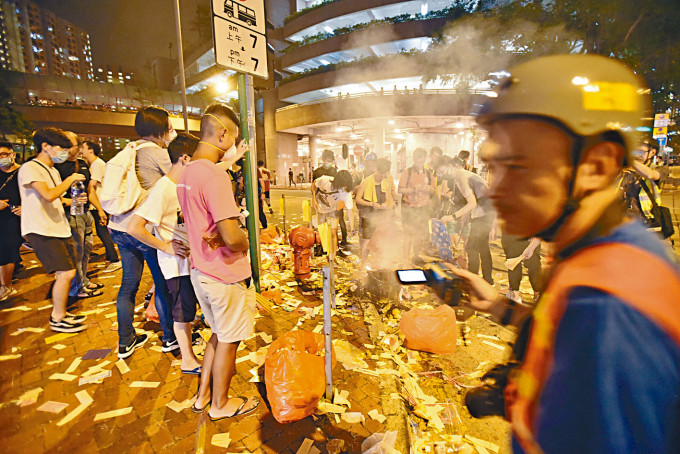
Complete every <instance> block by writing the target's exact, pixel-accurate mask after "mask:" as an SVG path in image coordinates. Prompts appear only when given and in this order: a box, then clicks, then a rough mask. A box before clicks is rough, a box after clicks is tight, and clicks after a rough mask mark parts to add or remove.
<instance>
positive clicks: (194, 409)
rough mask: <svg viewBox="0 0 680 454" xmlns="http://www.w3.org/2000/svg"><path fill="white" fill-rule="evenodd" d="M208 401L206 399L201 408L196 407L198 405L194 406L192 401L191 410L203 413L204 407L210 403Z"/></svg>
mask: <svg viewBox="0 0 680 454" xmlns="http://www.w3.org/2000/svg"><path fill="white" fill-rule="evenodd" d="M210 402H211V401H208V403H207V404H205V405H204V406H203V408H198V407H196V403H193V404H191V411H192V412H194V413H203V412H204V411H205V409H206V408H208V406H209V405H210Z"/></svg>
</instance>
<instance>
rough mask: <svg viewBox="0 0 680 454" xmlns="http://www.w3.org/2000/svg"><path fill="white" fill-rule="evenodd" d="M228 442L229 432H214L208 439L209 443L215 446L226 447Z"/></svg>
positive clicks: (229, 440)
mask: <svg viewBox="0 0 680 454" xmlns="http://www.w3.org/2000/svg"><path fill="white" fill-rule="evenodd" d="M229 443H231V438H230V437H229V433H228V432H227V433H223V434H215V435H213V436H212V438H211V439H210V444H211V445H213V446H217V447H220V448H226V447H228V446H229Z"/></svg>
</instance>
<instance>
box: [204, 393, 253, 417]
mask: <svg viewBox="0 0 680 454" xmlns="http://www.w3.org/2000/svg"><path fill="white" fill-rule="evenodd" d="M234 399H241V400H242V401H243V402H242V403H241V405H239V407H238V408H237V409H236V411H235V412H234V413H232V414H231V415H227V416H219V417H217V418H213V417H212V416H210V413H208V417H210V420H211V421H213V422H215V421H220V420H222V419H228V418H235V417H237V416H243V415H247V414H248V413H252V412H254V411H255V410H257V407H259V406H260V400H259V399H257V405H254V406H252V407H250V408H246V409H244V408H243V407H245V406H246V404H247V403H248V401H249V400H250V399H247V398H245V397H243V396H237V397H234Z"/></svg>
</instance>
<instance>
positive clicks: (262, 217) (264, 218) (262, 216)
mask: <svg viewBox="0 0 680 454" xmlns="http://www.w3.org/2000/svg"><path fill="white" fill-rule="evenodd" d="M259 202H260V203H259V211H260V226H262V228H263V229H266V228H267V215H265V214H264V206H263V205H262V199H259Z"/></svg>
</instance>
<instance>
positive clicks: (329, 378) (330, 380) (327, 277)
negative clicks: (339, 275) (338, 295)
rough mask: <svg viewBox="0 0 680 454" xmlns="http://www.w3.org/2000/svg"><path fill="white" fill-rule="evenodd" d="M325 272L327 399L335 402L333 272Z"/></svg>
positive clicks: (327, 268) (324, 330)
mask: <svg viewBox="0 0 680 454" xmlns="http://www.w3.org/2000/svg"><path fill="white" fill-rule="evenodd" d="M322 272H323V337H324V346H325V356H324V366H325V370H326V399H328V400H329V401H331V402H332V401H333V356H332V355H333V353H332V352H333V342H332V339H331V270H330V268H329V267H327V266H324V267H323V269H322Z"/></svg>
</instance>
